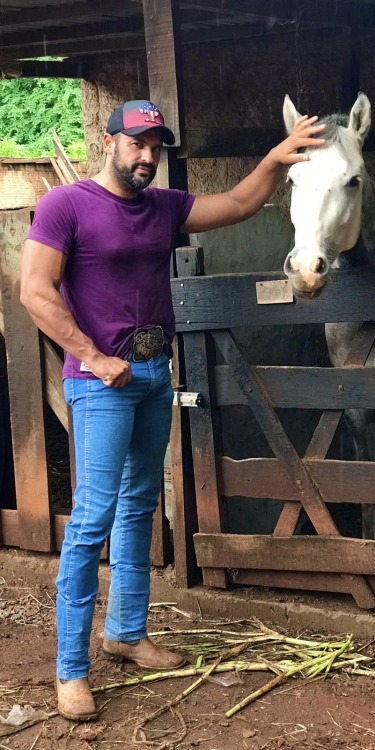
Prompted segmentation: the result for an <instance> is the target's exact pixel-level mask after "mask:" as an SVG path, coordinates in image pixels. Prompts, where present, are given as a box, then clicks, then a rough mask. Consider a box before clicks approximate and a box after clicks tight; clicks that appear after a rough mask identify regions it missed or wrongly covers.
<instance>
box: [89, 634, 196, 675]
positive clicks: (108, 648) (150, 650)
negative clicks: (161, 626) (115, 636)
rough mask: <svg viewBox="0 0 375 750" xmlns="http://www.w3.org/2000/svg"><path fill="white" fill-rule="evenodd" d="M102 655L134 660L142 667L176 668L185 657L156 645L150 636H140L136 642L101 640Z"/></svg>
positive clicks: (116, 658) (183, 661)
mask: <svg viewBox="0 0 375 750" xmlns="http://www.w3.org/2000/svg"><path fill="white" fill-rule="evenodd" d="M103 656H105V658H106V659H112V660H113V661H117V662H122V661H134V662H135V664H137V665H138V667H142V668H143V669H160V670H163V669H178V667H182V665H183V664H185V659H183V658H182V656H179V655H178V654H174V653H172V651H167V649H165V648H162V647H161V646H157V645H156V643H153V641H152V640H151V639H150V638H141V640H140V641H138V642H137V643H135V644H134V643H123V642H121V641H109V640H108V639H107V638H104V640H103Z"/></svg>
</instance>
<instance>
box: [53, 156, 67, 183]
mask: <svg viewBox="0 0 375 750" xmlns="http://www.w3.org/2000/svg"><path fill="white" fill-rule="evenodd" d="M50 162H51V164H52V166H53V168H54V170H55V172H56V174H57V176H58V178H59V180H60V182H61V184H62V185H69V180H68V179H67V178H66V176H65V174H64V173H63V171H62V170H61V169H60V165H59V164H58V162H57V159H56V158H55V157H54V156H51V157H50Z"/></svg>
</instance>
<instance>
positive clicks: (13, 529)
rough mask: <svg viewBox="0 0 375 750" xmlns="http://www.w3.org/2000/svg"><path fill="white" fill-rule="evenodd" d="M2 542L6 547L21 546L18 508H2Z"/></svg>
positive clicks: (0, 526) (0, 515)
mask: <svg viewBox="0 0 375 750" xmlns="http://www.w3.org/2000/svg"><path fill="white" fill-rule="evenodd" d="M0 530H1V543H2V545H4V546H5V547H19V546H20V534H19V524H18V512H17V511H16V510H0Z"/></svg>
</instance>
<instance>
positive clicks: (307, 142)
mask: <svg viewBox="0 0 375 750" xmlns="http://www.w3.org/2000/svg"><path fill="white" fill-rule="evenodd" d="M318 119H319V118H318V117H317V116H314V117H308V115H304V116H303V117H300V118H299V119H298V120H296V122H295V125H294V127H293V130H292V132H291V134H290V135H288V137H287V138H285V141H282V142H281V143H279V145H278V146H276V147H275V148H274V149H272V152H271V153H272V155H273V157H274V158H275V159H276V161H278V162H279V164H297V163H298V162H301V161H308V160H309V158H310V157H309V154H308V153H305V152H303V153H300V149H306V148H319V146H324V144H325V140H324V138H317V137H316V136H317V135H318V134H319V133H322V132H323V131H324V129H325V125H316V124H315V123H316V122H317V120H318Z"/></svg>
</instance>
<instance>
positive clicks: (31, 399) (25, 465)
mask: <svg viewBox="0 0 375 750" xmlns="http://www.w3.org/2000/svg"><path fill="white" fill-rule="evenodd" d="M0 221H1V229H2V244H1V248H0V278H1V297H2V308H3V316H4V333H5V341H6V353H7V362H8V379H9V400H10V412H11V426H12V442H13V455H14V471H15V482H16V495H17V516H18V529H19V546H20V547H22V548H24V549H29V550H39V551H42V552H48V551H50V550H51V521H50V507H49V492H48V475H47V461H46V449H45V436H44V414H43V388H42V373H41V358H40V346H39V332H38V329H37V328H36V326H35V325H34V323H33V322H32V320H31V318H30V317H29V315H28V314H27V312H26V310H25V309H24V307H23V306H22V305H21V303H20V299H19V296H20V283H19V279H20V260H21V252H22V248H23V244H24V241H25V237H26V233H27V230H28V227H29V224H30V212H29V210H27V209H25V210H23V211H6V212H3V214H2V216H1V220H0Z"/></svg>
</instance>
